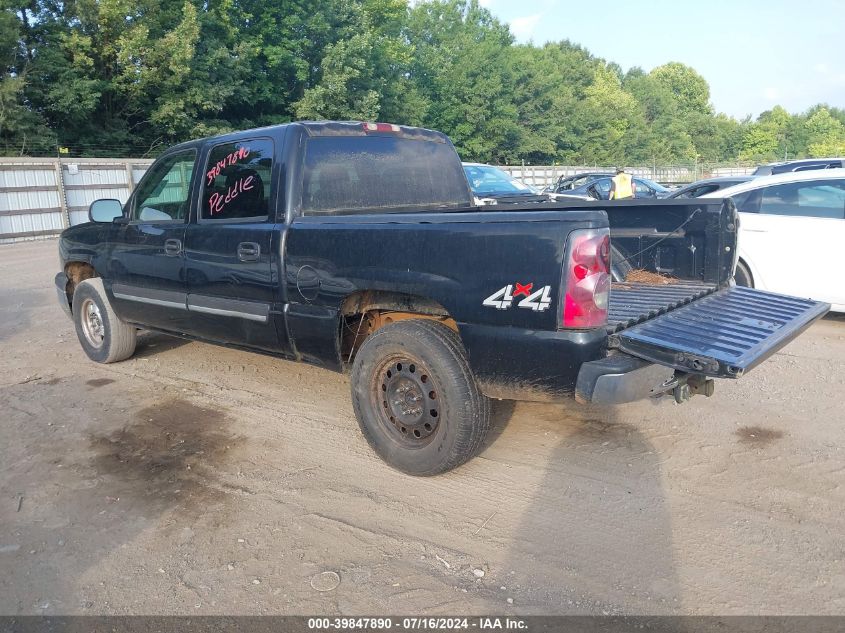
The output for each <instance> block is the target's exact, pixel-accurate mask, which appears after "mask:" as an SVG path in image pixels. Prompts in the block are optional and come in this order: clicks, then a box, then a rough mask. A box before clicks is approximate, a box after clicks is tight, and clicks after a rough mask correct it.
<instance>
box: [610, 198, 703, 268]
mask: <svg viewBox="0 0 845 633" xmlns="http://www.w3.org/2000/svg"><path fill="white" fill-rule="evenodd" d="M699 211H701V209H700V208H699V209H696V210H695V211H693V212H692V213H691V214H690V216H689V217H688V218H687V219H686V220H684V221H683V222H681V223H680V224H679V225H678V226H677V227H676V228H675V229H673V230H671V231H669V233H667V234H666V235H664V236H663V237H661V238H660V239H659V240H657V241H656V242H654V244H650V245H648V246H646V247H645V248H644V249H643V250H641V251H640V252H639V253H634V254H633V255H631V256H630V257H626V258H625V259H623V260H622V261H623V262H629V261H631V260H632V259H634V258H635V257H639V256H640V255H642V254H643V253H645V252H646V251H647V250H649V249H652V248H654V247H655V246H657V245H658V244H660V243H661V242H663V241H665V240H668V239H669V238H670V237H672V236H673V235H674V234H675V233H677V232H678V231H680V230H681V229H682V228H684V227H685V226H686V225H687V224H689V223H690V221H691V220H692V219H693V218H694V217H695V216H696V215H698V213H699Z"/></svg>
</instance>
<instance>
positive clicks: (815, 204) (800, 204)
mask: <svg viewBox="0 0 845 633" xmlns="http://www.w3.org/2000/svg"><path fill="white" fill-rule="evenodd" d="M760 213H767V214H770V215H794V216H801V217H813V218H835V219H838V220H841V219H845V182H843V181H842V180H811V181H804V182H790V183H784V184H782V185H772V186H771V187H766V188H765V189H763V193H762V198H761V200H760Z"/></svg>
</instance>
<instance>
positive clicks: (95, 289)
mask: <svg viewBox="0 0 845 633" xmlns="http://www.w3.org/2000/svg"><path fill="white" fill-rule="evenodd" d="M73 323H74V325H75V326H76V336H77V337H78V338H79V343H80V345H82V349H83V350H84V351H85V353H86V354H87V355H88V358H90V359H91V360H93V361H95V362H98V363H116V362H117V361H121V360H126V359H127V358H129V357H130V356H132V354H134V353H135V343H136V341H137V332H136V330H135V327H134V326H132V325H129V324H128V323H125V322H123V321H121V320H120V318H119V317H118V316H117V314H115V312H114V310H113V309H112V307H111V304H110V303H109V300H108V297H107V296H106V291H105V288H104V287H103V280H102V279H100V278H98V277H95V278H93V279H86V280H85V281H83V282H82V283H80V284H79V285H78V286H77V287H76V290H74V292H73Z"/></svg>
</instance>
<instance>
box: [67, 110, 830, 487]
mask: <svg viewBox="0 0 845 633" xmlns="http://www.w3.org/2000/svg"><path fill="white" fill-rule="evenodd" d="M89 215H90V220H91V221H90V222H88V223H85V224H81V225H78V226H74V227H71V228H69V229H67V230H66V231H64V233H62V236H61V239H60V242H59V250H60V257H61V267H62V268H61V272H60V273H59V274H58V275H57V276H56V289H57V292H58V297H59V301H60V303H61V305H62V307H63V308H64V309H65V310H66V311H67V312H68V314H70V315H71V316H72V318H73V320H74V323H75V326H76V331H77V334H78V336H79V341H80V343H81V345H82V348H83V349H84V351H85V353H86V354H87V355H88V356H89V358H91V359H92V360H94V361H97V362H101V363H110V362H115V361H119V360H123V359H126V358H129V357H130V356H131V355H132V354H133V352H134V349H135V341H136V331H137V329H138V328H143V329H147V330H155V331H160V332H165V333H168V334H174V335H177V336H182V337H186V338H190V339H198V340H203V341H209V342H213V343H218V344H222V345H227V346H230V347H236V348H241V349H246V350H253V351H258V352H263V353H269V354H273V355H277V356H280V357H283V358H287V359H292V360H299V361H305V362H307V363H313V364H315V365H319V366H321V367H325V368H328V369H332V370H335V371H346V370H349V371H351V384H352V401H353V404H354V409H355V414H356V416H357V418H358V421H359V423H360V426H361V429H362V431H363V433H364V435H365V437H366V438H367V440H368V441H369V442H370V444H371V445H372V447H373V448H374V449H375V451H376V452H377V453H378V454H379V455H380V456H381V457H382V458H384V459H385V460H386V461H387V462H388V463H389V464H391V465H393V466H394V467H396V468H399V469H401V470H403V471H405V472H408V473H412V474H416V475H431V474H436V473H441V472H444V471H447V470H449V469H451V468H454V467H456V466H458V465H459V464H461V463H463V462H465V461H466V460H467V459H469V458H470V457H472V456H473V455H474V454H475V453H476V452H477V451H479V450H480V448H481V447H482V445H483V441H484V438H485V434H486V433H487V431H488V428H489V424H490V398H503V399H522V400H560V399H565V398H570V399H571V398H574V399H575V400H577V401H579V402H595V403H624V402H630V401H634V400H637V399H642V398H648V397H658V396H661V395H668V396H670V397H671V396H674V398H675V399H676V400H677V401H678V402H682V401H684V400H685V399H687V398H689V397H690V396H691V395H694V394H705V395H710V394H711V393H712V389H713V380H712V379H713V378H729V379H735V378H739V377H740V376H741V375H742V374H744V373H745V372H747V371H748V370H750V369H751V368H753V367H754V366H755V365H757V364H758V363H760V362H761V361H763V360H764V359H765V358H767V357H768V356H769V355H771V354H772V353H774V352H775V351H776V350H777V349H779V348H780V347H782V346H783V345H785V344H786V343H787V342H789V341H790V340H792V339H793V338H794V337H796V336H797V335H798V334H799V333H800V332H801V331H802V330H804V329H805V328H806V327H808V326H809V325H810V324H811V323H812V322H813V321H814V320H816V319H818V318H819V317H821V316H822V315H823V314H825V312H826V311H827V310H828V307H829V306H827V305H826V304H822V303H817V302H814V301H808V300H805V299H799V298H795V297H786V296H781V295H775V294H771V293H767V292H762V291H757V290H753V289H749V288H740V287H736V286H734V285H733V283H732V275H733V268H734V265H735V260H736V252H737V248H736V246H737V222H738V219H737V214H736V211H735V209H734V207H733V204H732V203H731V201H730V200H680V201H674V200H673V201H645V200H633V201H620V202H615V203H613V204H609V203H607V202H603V203H590V202H583V203H581V202H576V203H574V204H573V203H567V204H559V203H548V204H533V205H526V206H497V207H483V208H479V207H475V206H473V198H472V194H471V192H470V189H469V186H468V183H467V180H466V178H465V176H464V172H463V169H462V168H461V161H460V159H459V158H458V155H457V153H456V152H455V150H454V148H453V146H452V144H451V143H450V141H449V139H448V138H447V137H446V136H445V135H443V134H440V133H438V132H433V131H429V130H423V129H417V128H411V127H405V126H398V125H392V124H383V123H378V124H377V123H349V122H345V123H337V122H320V123H290V124H287V125H280V126H274V127H268V128H263V129H258V130H250V131H246V132H239V133H235V134H229V135H225V136H218V137H215V138H210V139H204V140H199V141H193V142H189V143H184V144H181V145H178V146H176V147H174V148H172V149H170V150H168V151H167V152H166V153H165V154H164V155H163V156H161V157H160V158H159V159H158V160H157V161H156V162H155V163H154V164H153V165H152V167H151V168H150V169H149V171H148V172H147V173H146V174H145V176H144V178H143V179H142V181H141V182H140V183H139V184H138V186H137V187H136V188H135V190H134V191H133V193H132V195H131V196H130V198H129V200H128V202H127V203H126V204H125V205H121V204H120V203H119V202H118V201H116V200H99V201H96V202H94V203H93V204H92V205H91V208H90V211H89ZM611 238H612V241H613V244H612V245H611ZM280 370H283V368H281V367H280Z"/></svg>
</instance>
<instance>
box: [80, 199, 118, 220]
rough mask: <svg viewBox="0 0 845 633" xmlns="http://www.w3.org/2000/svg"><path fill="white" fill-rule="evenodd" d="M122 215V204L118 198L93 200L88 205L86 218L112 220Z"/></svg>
mask: <svg viewBox="0 0 845 633" xmlns="http://www.w3.org/2000/svg"><path fill="white" fill-rule="evenodd" d="M120 217H123V205H122V204H121V203H120V200H111V199H104V200H94V202H92V203H91V206H90V207H88V219H89V220H90V221H91V222H113V221H114V220H115V219H116V218H120Z"/></svg>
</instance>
